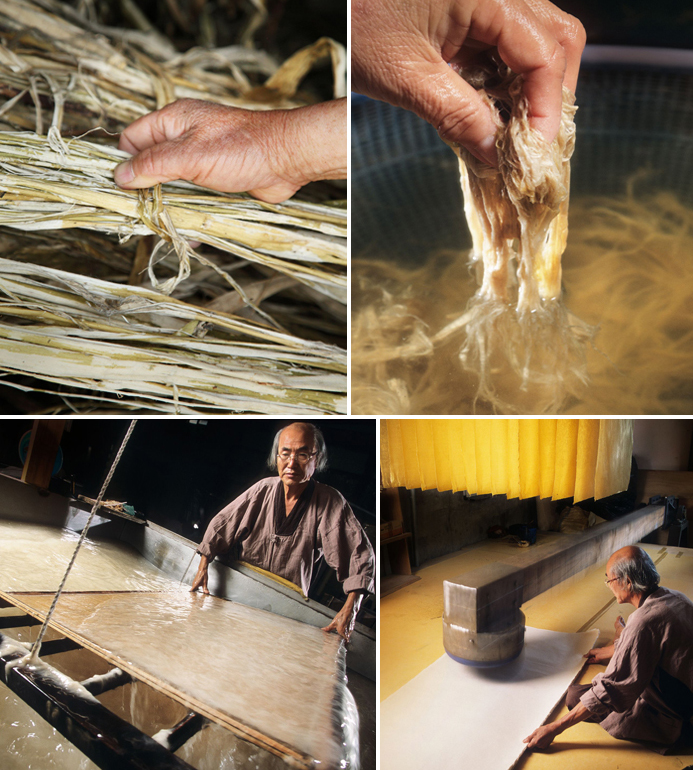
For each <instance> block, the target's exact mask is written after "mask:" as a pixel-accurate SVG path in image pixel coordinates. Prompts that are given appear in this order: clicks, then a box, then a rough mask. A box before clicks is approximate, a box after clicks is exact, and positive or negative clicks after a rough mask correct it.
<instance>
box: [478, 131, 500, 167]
mask: <svg viewBox="0 0 693 770" xmlns="http://www.w3.org/2000/svg"><path fill="white" fill-rule="evenodd" d="M477 152H478V155H479V156H480V157H481V158H482V159H483V160H484V161H486V163H488V164H489V166H497V165H498V153H497V152H496V137H495V136H494V135H493V134H492V135H491V136H487V137H486V139H484V141H483V142H480V143H479V144H478V145H477Z"/></svg>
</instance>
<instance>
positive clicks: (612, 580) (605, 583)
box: [604, 578, 621, 586]
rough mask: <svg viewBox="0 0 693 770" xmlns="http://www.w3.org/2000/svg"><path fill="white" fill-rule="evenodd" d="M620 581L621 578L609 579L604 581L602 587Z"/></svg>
mask: <svg viewBox="0 0 693 770" xmlns="http://www.w3.org/2000/svg"><path fill="white" fill-rule="evenodd" d="M620 579H621V578H611V579H610V580H605V581H604V585H605V586H608V585H609V583H613V582H614V580H620Z"/></svg>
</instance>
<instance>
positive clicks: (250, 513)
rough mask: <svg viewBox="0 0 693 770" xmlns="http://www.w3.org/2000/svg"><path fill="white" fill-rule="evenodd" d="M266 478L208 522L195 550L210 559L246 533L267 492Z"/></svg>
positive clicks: (226, 549) (224, 550)
mask: <svg viewBox="0 0 693 770" xmlns="http://www.w3.org/2000/svg"><path fill="white" fill-rule="evenodd" d="M265 482H266V480H263V481H260V482H258V483H257V484H254V485H253V486H252V487H250V489H248V490H246V491H245V492H243V494H242V495H239V496H238V497H237V498H236V499H235V500H232V501H231V502H230V503H229V504H228V505H227V506H226V507H225V508H222V509H221V510H220V511H219V513H217V515H216V516H215V517H214V518H213V519H212V520H211V521H210V522H209V524H208V526H207V530H206V532H205V536H204V538H203V539H202V542H201V543H200V545H199V546H198V547H197V552H198V553H201V554H202V555H203V556H206V557H207V558H208V559H209V560H210V561H212V559H213V558H214V557H215V556H216V555H217V554H220V553H225V552H226V551H228V550H229V548H231V547H232V546H233V545H234V544H235V543H237V542H238V541H239V540H242V539H243V538H244V537H246V536H247V535H248V532H249V530H250V528H251V526H252V522H251V519H252V518H254V516H255V513H256V511H257V508H258V506H261V505H262V504H263V503H264V501H265V498H266V496H267V494H268V490H269V487H268V486H267V484H266V483H265Z"/></svg>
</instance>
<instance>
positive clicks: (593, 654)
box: [583, 644, 614, 664]
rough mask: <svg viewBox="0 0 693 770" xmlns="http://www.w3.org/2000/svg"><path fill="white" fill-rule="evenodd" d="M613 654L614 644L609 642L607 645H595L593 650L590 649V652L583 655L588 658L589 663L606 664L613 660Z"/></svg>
mask: <svg viewBox="0 0 693 770" xmlns="http://www.w3.org/2000/svg"><path fill="white" fill-rule="evenodd" d="M613 655H614V645H613V644H607V646H606V647H595V648H594V649H593V650H590V651H589V652H588V653H586V654H585V655H583V657H584V658H587V662H588V663H602V664H606V663H608V662H609V661H610V660H611V658H612V657H613Z"/></svg>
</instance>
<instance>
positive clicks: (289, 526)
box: [274, 479, 315, 535]
mask: <svg viewBox="0 0 693 770" xmlns="http://www.w3.org/2000/svg"><path fill="white" fill-rule="evenodd" d="M314 491H315V482H314V481H313V479H311V480H310V481H309V482H308V486H307V487H306V488H305V489H304V490H303V492H301V496H300V497H299V498H298V500H297V501H296V505H294V507H293V510H292V511H291V513H290V514H289V515H288V516H287V515H286V504H285V502H284V485H283V484H282V482H281V480H280V481H279V484H278V485H277V493H276V495H275V496H274V533H275V534H276V535H293V534H294V532H295V531H296V529H297V527H298V525H299V523H300V522H301V519H302V518H303V514H304V513H305V512H306V509H307V508H308V504H309V503H310V499H311V497H312V496H313V492H314Z"/></svg>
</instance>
